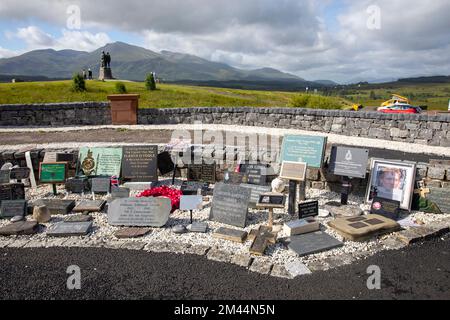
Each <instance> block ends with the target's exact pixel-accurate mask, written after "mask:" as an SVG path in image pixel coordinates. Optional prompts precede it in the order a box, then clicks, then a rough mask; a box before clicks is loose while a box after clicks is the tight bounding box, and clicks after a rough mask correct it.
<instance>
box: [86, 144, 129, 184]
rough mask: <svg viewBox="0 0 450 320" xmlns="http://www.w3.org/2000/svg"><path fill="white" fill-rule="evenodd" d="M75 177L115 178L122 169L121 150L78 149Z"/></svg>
mask: <svg viewBox="0 0 450 320" xmlns="http://www.w3.org/2000/svg"><path fill="white" fill-rule="evenodd" d="M78 161H79V164H78V172H77V176H83V175H84V176H109V177H112V176H117V177H120V170H121V167H122V148H86V147H83V148H80V151H79V155H78Z"/></svg>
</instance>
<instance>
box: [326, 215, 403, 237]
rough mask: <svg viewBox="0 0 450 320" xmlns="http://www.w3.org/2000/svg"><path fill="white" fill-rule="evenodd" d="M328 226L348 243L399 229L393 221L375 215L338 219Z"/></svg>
mask: <svg viewBox="0 0 450 320" xmlns="http://www.w3.org/2000/svg"><path fill="white" fill-rule="evenodd" d="M356 219H358V220H356ZM328 225H329V226H330V227H332V228H333V229H335V230H336V231H337V232H338V233H339V234H340V235H342V236H343V237H344V238H345V239H347V240H350V241H365V240H367V239H370V238H371V237H374V236H378V235H382V234H385V233H390V232H394V231H397V230H399V229H400V225H399V224H398V223H397V222H395V221H394V220H392V219H389V218H386V217H383V216H380V215H377V214H368V215H365V216H363V217H356V218H338V219H335V220H332V221H330V222H329V223H328Z"/></svg>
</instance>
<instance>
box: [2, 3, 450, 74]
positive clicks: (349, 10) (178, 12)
mask: <svg viewBox="0 0 450 320" xmlns="http://www.w3.org/2000/svg"><path fill="white" fill-rule="evenodd" d="M449 13H450V0H434V1H423V0H377V1H375V0H373V1H372V0H358V1H357V0H352V1H350V0H321V1H318V0H317V1H314V0H270V1H269V0H244V1H242V0H164V1H162V0H127V1H123V0H107V1H104V0H95V1H93V0H33V1H17V0H0V58H6V57H12V56H15V55H19V54H21V53H24V52H26V51H30V50H34V49H41V48H54V49H56V50H60V49H75V50H83V51H93V50H94V49H96V48H98V47H101V46H103V45H105V44H106V43H109V42H114V41H123V42H127V43H130V44H134V45H138V46H143V47H145V48H148V49H151V50H154V51H161V50H169V51H175V52H183V53H190V54H194V55H198V56H201V57H203V58H206V59H209V60H213V61H219V62H225V63H228V64H230V65H233V66H235V67H239V68H246V69H250V68H259V67H273V68H277V69H280V70H283V71H286V72H290V73H293V74H296V75H298V76H300V77H302V78H305V79H308V80H319V79H331V80H335V81H338V82H349V81H355V80H363V79H367V80H375V79H394V78H395V79H396V78H399V77H406V76H418V75H436V74H444V75H450V19H449V18H448V15H449ZM78 17H80V19H78ZM0 73H1V70H0Z"/></svg>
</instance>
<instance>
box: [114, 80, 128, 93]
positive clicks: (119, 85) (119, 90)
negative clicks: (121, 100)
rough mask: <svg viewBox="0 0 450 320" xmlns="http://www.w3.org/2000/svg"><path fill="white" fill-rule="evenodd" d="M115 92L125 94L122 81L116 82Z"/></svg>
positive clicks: (125, 90) (125, 89)
mask: <svg viewBox="0 0 450 320" xmlns="http://www.w3.org/2000/svg"><path fill="white" fill-rule="evenodd" d="M116 93H119V94H125V93H127V87H126V86H125V84H124V83H123V82H116Z"/></svg>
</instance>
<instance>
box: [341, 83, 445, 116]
mask: <svg viewBox="0 0 450 320" xmlns="http://www.w3.org/2000/svg"><path fill="white" fill-rule="evenodd" d="M372 90H373V91H374V93H375V96H376V97H377V99H376V100H373V99H370V92H371V91H372ZM352 91H353V90H352ZM354 91H355V92H352V93H351V94H349V95H345V98H347V99H349V100H351V101H353V102H355V103H360V104H362V105H364V106H380V105H381V103H382V102H384V101H386V100H388V99H390V97H391V95H392V94H393V93H397V94H400V95H402V96H405V97H408V98H410V99H411V100H412V103H413V105H416V106H422V105H426V106H428V109H429V110H447V108H448V101H449V99H450V84H448V83H447V84H431V83H430V84H395V85H388V84H386V85H377V86H376V87H375V88H373V89H365V88H364V87H363V88H361V89H357V90H354Z"/></svg>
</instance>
